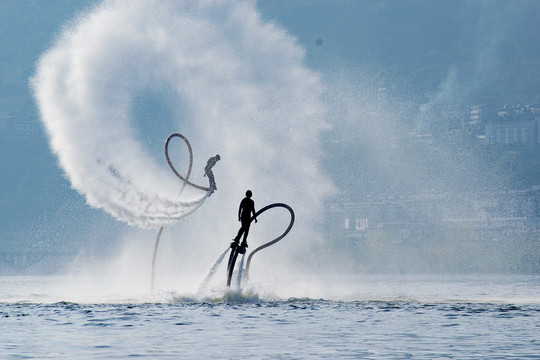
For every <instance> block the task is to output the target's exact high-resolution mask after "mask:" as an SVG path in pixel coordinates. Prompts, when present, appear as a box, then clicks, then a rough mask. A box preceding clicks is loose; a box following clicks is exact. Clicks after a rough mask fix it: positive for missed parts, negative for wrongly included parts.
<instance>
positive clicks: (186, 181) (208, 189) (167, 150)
mask: <svg viewBox="0 0 540 360" xmlns="http://www.w3.org/2000/svg"><path fill="white" fill-rule="evenodd" d="M174 137H179V138H180V139H182V140H184V143H185V144H186V146H187V148H188V152H189V165H188V170H187V172H186V177H185V178H184V177H183V176H182V175H180V173H178V171H177V170H176V168H175V167H174V166H173V164H172V162H171V159H170V157H169V143H170V142H171V139H172V138H174ZM165 158H166V159H167V164H169V167H170V168H171V170H172V171H173V173H174V174H175V175H176V176H177V177H178V178H179V179H180V180H182V187H181V188H180V193H179V196H180V195H182V192H183V191H184V189H185V187H186V185H189V186H192V187H194V188H196V189H199V190H204V191H206V192H208V191H211V189H210V188H206V187H204V186H200V185H197V184H193V183H192V182H190V181H189V176H190V175H191V168H192V166H193V151H192V150H191V144H190V143H189V141H188V139H187V138H186V137H185V136H184V135H182V134H179V133H174V134H171V135H169V137H168V138H167V141H165ZM162 232H163V226H162V227H161V228H160V229H159V231H158V234H157V237H156V242H155V244H154V254H153V256H152V277H151V284H150V287H151V289H152V291H154V279H155V273H156V256H157V250H158V246H159V239H160V238H161V233H162Z"/></svg>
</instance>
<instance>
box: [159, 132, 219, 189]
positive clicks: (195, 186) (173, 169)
mask: <svg viewBox="0 0 540 360" xmlns="http://www.w3.org/2000/svg"><path fill="white" fill-rule="evenodd" d="M173 137H179V138H181V139H182V140H184V142H185V143H186V145H187V147H188V150H189V170H188V173H187V175H186V177H185V178H184V177H183V176H182V175H180V173H179V172H178V171H176V169H175V167H174V166H173V164H172V162H171V159H170V158H169V142H170V141H171V139H172V138H173ZM165 157H166V158H167V164H169V167H170V168H171V170H172V172H173V173H174V174H175V175H176V176H177V177H178V178H179V179H180V180H182V181H183V182H184V183H183V184H182V190H184V187H185V186H186V185H189V186H191V187H194V188H195V189H199V190H203V191H211V190H212V189H210V188H207V187H204V186H200V185H197V184H194V183H192V182H191V181H189V180H188V179H189V174H190V173H191V166H192V165H193V152H192V151H191V145H190V144H189V141H188V140H187V139H186V137H185V136H184V135H182V134H178V133H174V134H171V135H169V137H168V138H167V141H165Z"/></svg>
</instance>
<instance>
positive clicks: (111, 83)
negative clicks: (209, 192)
mask: <svg viewBox="0 0 540 360" xmlns="http://www.w3.org/2000/svg"><path fill="white" fill-rule="evenodd" d="M32 86H33V89H34V94H35V98H36V101H37V103H38V107H39V111H40V115H41V119H42V121H43V123H44V125H45V128H46V130H47V133H48V135H49V140H50V145H51V148H52V151H53V152H54V153H55V154H56V155H57V157H58V159H59V164H60V166H61V167H62V169H63V170H64V171H65V173H66V175H67V177H68V178H69V180H70V181H71V184H72V186H73V188H75V189H76V190H77V191H79V192H80V193H82V194H84V195H85V197H86V199H87V202H88V203H89V204H90V205H91V206H93V207H96V208H101V209H103V210H105V211H107V212H108V213H110V214H111V215H113V216H114V217H115V218H117V219H119V220H121V221H125V222H128V223H129V224H133V225H138V226H142V227H159V226H163V225H171V224H172V223H174V222H176V221H177V220H179V219H181V218H182V217H184V216H185V215H187V214H189V213H190V212H191V211H193V210H194V209H195V208H196V207H197V206H198V205H199V204H200V202H201V201H203V200H204V196H205V195H206V194H200V193H196V192H195V193H193V192H192V194H191V198H190V200H189V201H186V200H181V199H178V188H179V186H180V185H181V184H179V182H178V180H177V179H176V178H175V177H174V175H173V174H172V173H170V171H169V169H168V168H167V166H166V164H165V161H164V159H163V158H162V150H161V149H162V144H163V143H162V142H161V143H160V145H159V150H157V151H156V150H154V149H153V148H152V147H151V146H150V145H148V144H147V143H145V142H144V141H142V140H141V138H143V137H144V135H145V134H147V133H150V132H152V131H154V129H160V128H162V127H168V128H167V129H166V130H163V134H166V135H165V136H164V137H163V138H162V140H161V141H163V139H164V138H165V137H166V136H167V135H168V134H170V133H172V132H181V133H183V134H185V135H186V136H187V137H189V139H190V141H192V145H193V148H194V149H195V150H196V153H197V154H200V156H201V158H200V159H197V158H196V159H195V160H194V176H193V179H194V181H195V182H196V183H203V182H204V178H203V177H202V175H203V172H202V169H201V168H202V166H203V165H204V163H205V162H206V159H208V157H210V156H213V155H215V154H216V153H219V154H220V155H221V157H222V160H221V161H220V166H219V169H217V170H216V178H217V179H218V183H217V186H218V192H217V193H216V194H217V195H215V196H212V197H211V198H210V201H211V202H212V207H205V214H204V215H205V218H204V219H194V220H191V221H190V223H189V224H186V226H185V227H183V231H184V233H185V234H186V238H191V237H190V236H191V235H193V234H194V232H195V233H196V239H198V243H197V246H198V247H202V246H203V244H205V243H208V241H213V242H214V243H215V241H216V239H219V238H222V237H223V235H222V234H224V233H227V232H228V231H229V229H232V230H233V229H234V228H235V227H236V223H235V222H234V221H235V220H236V219H235V216H234V215H231V216H230V218H227V219H224V221H221V219H222V218H223V215H224V214H227V213H229V212H231V211H230V209H231V207H232V208H233V209H234V208H236V206H237V203H238V201H239V199H240V196H241V194H243V193H244V192H245V190H246V189H248V188H251V189H252V190H253V191H254V194H255V196H256V197H257V201H259V203H261V204H264V203H270V202H274V201H279V200H283V201H287V202H288V203H289V204H290V205H291V206H292V207H295V208H298V209H302V214H303V216H302V218H301V219H300V221H299V222H298V229H299V234H302V236H305V238H306V239H313V238H314V235H313V231H314V230H313V229H314V226H313V224H314V223H315V222H316V221H318V220H319V219H318V217H319V215H320V210H321V206H322V203H323V199H324V198H325V197H326V196H327V195H328V194H329V193H330V192H331V191H332V185H331V183H330V181H329V180H328V178H327V177H326V176H325V175H324V174H322V172H321V171H320V170H319V167H318V159H319V158H320V155H321V147H320V145H319V134H320V131H321V130H323V129H326V128H327V127H328V126H327V124H326V122H325V120H324V118H325V112H326V108H325V106H324V104H322V102H321V95H322V92H323V88H322V86H321V83H320V81H319V78H318V75H317V74H315V73H313V72H312V71H310V70H309V69H306V67H305V66H304V51H303V49H302V48H301V47H300V46H299V45H298V44H297V42H296V39H294V38H292V37H291V36H290V35H288V34H287V33H286V32H285V31H284V30H283V29H281V28H280V27H278V26H276V25H275V24H271V23H266V22H264V21H263V20H262V19H261V17H260V15H259V14H258V12H257V9H256V8H255V3H254V2H251V1H248V2H244V1H173V0H168V1H167V0H165V1H147V0H144V1H143V0H129V1H126V0H109V1H104V2H102V3H100V4H99V5H98V6H96V7H94V8H92V9H91V10H90V11H88V12H87V13H85V14H83V15H82V16H80V17H78V18H77V19H75V20H74V21H73V22H72V23H70V24H69V25H68V26H66V27H65V28H64V29H63V31H62V33H61V34H60V36H59V37H58V39H57V40H56V42H55V43H54V44H53V46H52V47H51V48H50V49H49V50H48V51H47V52H46V53H45V54H44V55H43V56H42V57H41V59H40V60H39V63H38V66H37V71H36V74H35V76H34V77H33V79H32ZM163 89H165V90H163ZM162 90H163V93H166V94H167V96H168V97H169V99H172V101H173V102H174V103H177V104H179V106H178V107H177V108H175V112H174V115H175V116H174V117H173V118H171V119H163V118H155V119H145V120H144V121H143V122H142V123H140V122H137V121H136V120H135V118H136V117H137V114H136V113H135V110H134V109H135V108H136V106H135V105H136V102H137V99H139V98H140V96H141V94H143V95H144V94H145V93H147V92H154V93H156V92H157V93H159V91H162ZM158 98H160V99H161V97H159V96H158ZM148 129H150V130H148ZM154 153H155V156H154ZM197 164H201V168H199V169H197ZM231 204H233V205H232V206H231ZM198 213H200V212H198ZM232 213H233V214H234V210H233V211H232ZM208 219H211V220H212V225H213V226H209V225H208V224H209V220H208ZM231 223H232V224H231ZM223 224H227V225H223ZM228 224H231V225H230V226H229V225H228ZM264 226H267V228H268V229H269V230H271V229H272V228H273V224H268V225H264ZM264 226H263V225H261V227H260V228H261V230H262V228H263V227H264ZM301 229H303V230H304V231H301ZM190 231H191V233H190ZM218 232H219V234H218ZM270 234H271V231H270ZM229 240H230V239H228V235H227V240H224V242H227V243H228V241H229ZM222 241H223V240H222ZM222 245H223V243H220V244H218V246H216V247H214V248H215V249H219V248H222ZM212 256H213V255H212Z"/></svg>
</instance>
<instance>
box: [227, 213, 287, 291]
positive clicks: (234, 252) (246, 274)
mask: <svg viewBox="0 0 540 360" xmlns="http://www.w3.org/2000/svg"><path fill="white" fill-rule="evenodd" d="M275 207H282V208H285V209H287V210H289V213H290V214H291V221H290V222H289V226H287V229H285V231H284V232H283V233H282V234H281V235H280V236H278V237H277V238H275V239H274V240H271V241H269V242H267V243H265V244H263V245H261V246H259V247H258V248H256V249H255V250H253V251H252V252H251V254H249V256H248V258H247V264H246V268H245V269H244V279H245V280H246V281H247V280H248V278H249V266H250V265H251V258H252V257H253V255H255V254H256V253H257V252H259V251H261V250H262V249H265V248H267V247H269V246H270V245H274V244H275V243H277V242H278V241H280V240H281V239H283V238H284V237H285V236H286V235H287V234H288V233H289V231H291V229H292V227H293V225H294V219H295V217H294V211H293V209H292V208H291V207H290V206H289V205H287V204H284V203H275V204H270V205H266V206H265V207H263V208H262V209H260V210H259V211H257V212H256V213H255V215H254V216H253V217H252V218H251V219H250V223H251V222H252V221H253V220H255V219H256V218H257V217H258V216H259V215H260V214H262V213H263V212H265V211H267V210H270V209H272V208H275ZM239 247H240V246H236V247H235V248H234V249H232V251H231V257H230V259H229V260H230V263H229V266H228V268H227V272H228V274H227V286H229V285H230V283H231V277H232V274H233V271H234V263H235V262H236V257H237V256H238V248H239Z"/></svg>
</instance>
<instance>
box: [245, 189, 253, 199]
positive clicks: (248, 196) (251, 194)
mask: <svg viewBox="0 0 540 360" xmlns="http://www.w3.org/2000/svg"><path fill="white" fill-rule="evenodd" d="M251 196H253V193H252V192H251V190H248V191H246V197H247V198H250V197H251Z"/></svg>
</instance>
